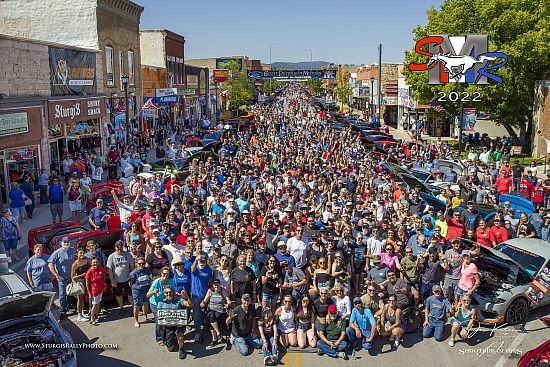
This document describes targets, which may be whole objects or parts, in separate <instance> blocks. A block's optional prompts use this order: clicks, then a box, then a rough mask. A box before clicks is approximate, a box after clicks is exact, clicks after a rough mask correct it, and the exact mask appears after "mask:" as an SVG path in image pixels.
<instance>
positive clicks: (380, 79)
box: [378, 43, 382, 125]
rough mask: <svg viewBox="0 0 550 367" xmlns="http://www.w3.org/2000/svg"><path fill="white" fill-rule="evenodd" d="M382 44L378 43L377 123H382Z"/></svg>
mask: <svg viewBox="0 0 550 367" xmlns="http://www.w3.org/2000/svg"><path fill="white" fill-rule="evenodd" d="M381 88H382V44H381V43H380V44H379V45H378V124H379V125H382V120H380V110H381V109H382V89H381Z"/></svg>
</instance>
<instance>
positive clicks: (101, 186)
mask: <svg viewBox="0 0 550 367" xmlns="http://www.w3.org/2000/svg"><path fill="white" fill-rule="evenodd" d="M113 189H114V190H115V194H117V195H118V196H119V197H120V196H122V195H124V183H123V182H121V181H115V180H111V181H107V182H101V183H98V184H96V185H93V186H92V191H91V193H90V200H88V202H87V203H86V213H89V212H90V210H92V208H94V207H95V201H96V200H97V199H99V198H101V199H103V202H104V205H109V204H111V201H112V200H113V194H112V193H111V191H112V190H113Z"/></svg>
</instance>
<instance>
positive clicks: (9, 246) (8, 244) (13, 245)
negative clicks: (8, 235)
mask: <svg viewBox="0 0 550 367" xmlns="http://www.w3.org/2000/svg"><path fill="white" fill-rule="evenodd" d="M17 241H18V239H17V238H16V239H13V240H4V249H5V250H6V251H8V250H17Z"/></svg>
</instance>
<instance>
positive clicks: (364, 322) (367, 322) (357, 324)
mask: <svg viewBox="0 0 550 367" xmlns="http://www.w3.org/2000/svg"><path fill="white" fill-rule="evenodd" d="M376 330H377V325H376V319H375V318H374V315H373V314H372V312H371V310H370V309H368V308H366V307H363V301H362V300H361V298H359V297H355V298H354V299H353V310H352V311H351V318H350V321H349V326H348V327H347V328H346V334H347V336H348V339H349V342H350V344H351V346H352V348H353V349H354V351H353V355H354V356H355V352H356V351H359V350H361V347H362V348H363V349H365V350H369V349H370V347H371V344H372V339H374V336H375V335H376Z"/></svg>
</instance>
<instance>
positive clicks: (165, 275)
mask: <svg viewBox="0 0 550 367" xmlns="http://www.w3.org/2000/svg"><path fill="white" fill-rule="evenodd" d="M162 276H163V277H167V276H170V273H162Z"/></svg>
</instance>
